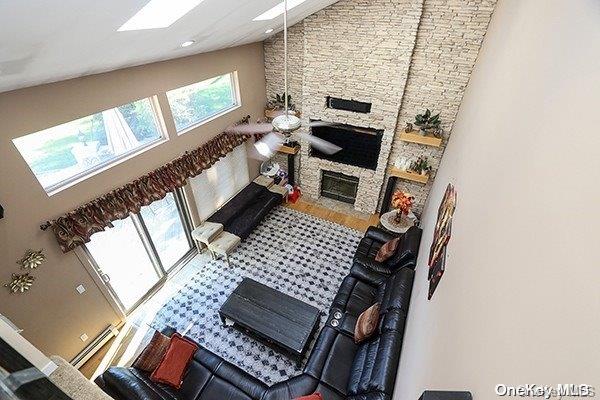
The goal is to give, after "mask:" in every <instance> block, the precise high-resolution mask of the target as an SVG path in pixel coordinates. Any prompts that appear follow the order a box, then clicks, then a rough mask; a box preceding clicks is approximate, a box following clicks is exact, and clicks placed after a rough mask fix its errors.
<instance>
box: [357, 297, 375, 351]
mask: <svg viewBox="0 0 600 400" xmlns="http://www.w3.org/2000/svg"><path fill="white" fill-rule="evenodd" d="M378 323H379V303H375V304H373V305H372V306H371V307H369V308H367V309H366V310H365V311H363V312H362V314H360V315H359V316H358V319H357V320H356V326H355V327H354V343H357V344H358V343H360V342H362V341H364V340H367V339H368V338H370V337H371V336H373V334H374V333H375V331H376V330H377V324H378Z"/></svg>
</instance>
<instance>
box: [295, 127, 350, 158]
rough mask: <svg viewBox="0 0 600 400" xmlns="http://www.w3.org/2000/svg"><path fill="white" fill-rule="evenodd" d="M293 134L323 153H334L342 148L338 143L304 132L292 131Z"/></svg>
mask: <svg viewBox="0 0 600 400" xmlns="http://www.w3.org/2000/svg"><path fill="white" fill-rule="evenodd" d="M294 135H296V136H297V137H299V138H300V139H303V140H306V141H307V142H308V143H310V145H311V146H312V147H314V148H315V149H317V150H319V151H321V152H323V153H325V154H335V153H337V152H338V151H340V150H342V148H341V147H340V146H338V145H335V144H333V143H331V142H328V141H327V140H323V139H321V138H318V137H316V136H313V135H309V134H308V133H304V132H294Z"/></svg>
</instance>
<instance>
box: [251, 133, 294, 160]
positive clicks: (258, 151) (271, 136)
mask: <svg viewBox="0 0 600 400" xmlns="http://www.w3.org/2000/svg"><path fill="white" fill-rule="evenodd" d="M284 142H285V137H284V136H283V135H281V134H279V133H277V132H269V133H268V134H267V135H265V136H264V137H263V138H262V139H260V140H258V141H257V142H256V143H254V147H253V150H252V152H251V153H250V154H249V157H250V158H254V159H257V160H268V159H270V158H271V157H273V155H275V153H276V152H277V150H279V148H280V147H281V146H282V145H283V143H284Z"/></svg>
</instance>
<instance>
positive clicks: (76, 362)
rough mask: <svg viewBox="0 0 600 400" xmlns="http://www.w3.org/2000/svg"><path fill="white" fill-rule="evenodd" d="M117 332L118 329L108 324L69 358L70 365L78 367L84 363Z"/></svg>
mask: <svg viewBox="0 0 600 400" xmlns="http://www.w3.org/2000/svg"><path fill="white" fill-rule="evenodd" d="M118 334H119V330H118V329H117V328H115V327H114V326H113V325H109V326H108V327H107V328H106V329H105V330H103V331H102V333H101V334H100V335H98V337H97V338H96V339H94V340H93V341H92V342H91V343H90V344H89V345H88V346H87V347H86V348H85V349H83V351H82V352H81V353H79V354H78V355H76V356H75V358H74V359H73V360H71V365H72V366H73V367H75V368H76V369H79V368H81V367H82V366H83V364H85V363H86V362H87V361H88V360H89V359H90V358H92V356H93V355H94V354H96V353H97V352H98V350H100V349H101V348H102V346H104V345H105V344H106V343H108V341H109V340H110V339H112V338H114V337H116V336H117V335H118Z"/></svg>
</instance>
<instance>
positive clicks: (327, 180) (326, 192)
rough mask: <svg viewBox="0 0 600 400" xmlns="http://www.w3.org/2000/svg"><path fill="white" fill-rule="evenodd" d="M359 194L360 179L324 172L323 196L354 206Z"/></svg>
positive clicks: (322, 181)
mask: <svg viewBox="0 0 600 400" xmlns="http://www.w3.org/2000/svg"><path fill="white" fill-rule="evenodd" d="M357 192H358V178H356V177H354V176H349V175H344V174H340V173H338V172H332V171H323V175H322V176H321V196H323V197H328V198H330V199H334V200H339V201H343V202H344V203H349V204H354V202H355V201H356V193H357Z"/></svg>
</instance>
